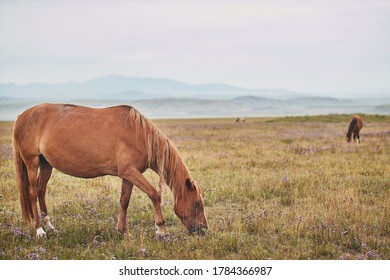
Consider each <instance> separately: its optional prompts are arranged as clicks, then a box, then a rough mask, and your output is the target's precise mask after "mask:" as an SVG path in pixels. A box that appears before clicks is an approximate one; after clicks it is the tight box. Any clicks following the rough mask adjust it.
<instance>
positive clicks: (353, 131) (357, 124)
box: [347, 115, 363, 143]
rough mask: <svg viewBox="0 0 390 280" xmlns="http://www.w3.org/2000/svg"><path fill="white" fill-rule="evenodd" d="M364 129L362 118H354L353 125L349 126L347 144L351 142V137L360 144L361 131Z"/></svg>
mask: <svg viewBox="0 0 390 280" xmlns="http://www.w3.org/2000/svg"><path fill="white" fill-rule="evenodd" d="M362 127H363V121H362V118H361V117H360V116H358V115H356V116H353V118H352V120H351V123H350V124H349V129H348V132H347V142H351V137H352V135H353V139H354V140H356V142H357V143H360V134H359V132H360V130H361V129H362Z"/></svg>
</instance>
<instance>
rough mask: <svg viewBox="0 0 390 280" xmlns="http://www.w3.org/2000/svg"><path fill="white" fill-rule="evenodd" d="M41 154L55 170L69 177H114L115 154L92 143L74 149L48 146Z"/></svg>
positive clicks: (66, 146) (71, 147) (67, 146)
mask: <svg viewBox="0 0 390 280" xmlns="http://www.w3.org/2000/svg"><path fill="white" fill-rule="evenodd" d="M56 144H59V143H56ZM41 154H42V155H43V157H44V158H45V159H46V160H47V161H48V162H49V164H50V165H51V166H53V167H54V168H55V169H57V170H59V171H61V172H62V173H65V174H68V175H71V176H75V177H80V178H94V177H99V176H104V175H116V169H117V167H116V160H115V153H114V152H112V151H109V150H105V149H104V147H99V146H96V145H93V143H91V145H88V146H83V145H81V146H76V147H74V146H72V145H66V144H64V145H63V146H58V145H48V146H47V147H44V148H42V149H41Z"/></svg>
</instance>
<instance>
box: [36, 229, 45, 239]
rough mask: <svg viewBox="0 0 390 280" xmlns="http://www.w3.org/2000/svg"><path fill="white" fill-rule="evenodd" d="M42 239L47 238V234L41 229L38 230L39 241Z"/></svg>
mask: <svg viewBox="0 0 390 280" xmlns="http://www.w3.org/2000/svg"><path fill="white" fill-rule="evenodd" d="M40 238H46V232H45V231H44V230H43V228H41V227H40V228H38V229H37V239H40Z"/></svg>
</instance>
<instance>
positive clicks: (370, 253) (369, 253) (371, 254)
mask: <svg viewBox="0 0 390 280" xmlns="http://www.w3.org/2000/svg"><path fill="white" fill-rule="evenodd" d="M366 256H367V257H368V258H375V256H376V255H375V252H374V250H371V251H368V252H367V254H366Z"/></svg>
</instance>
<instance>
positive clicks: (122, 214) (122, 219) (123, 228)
mask: <svg viewBox="0 0 390 280" xmlns="http://www.w3.org/2000/svg"><path fill="white" fill-rule="evenodd" d="M132 191H133V184H132V183H130V182H129V181H127V180H125V179H123V181H122V192H121V198H120V201H119V203H120V210H119V216H118V226H117V229H118V232H119V233H121V234H124V235H128V232H127V223H126V216H127V208H128V207H129V202H130V197H131V193H132Z"/></svg>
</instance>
